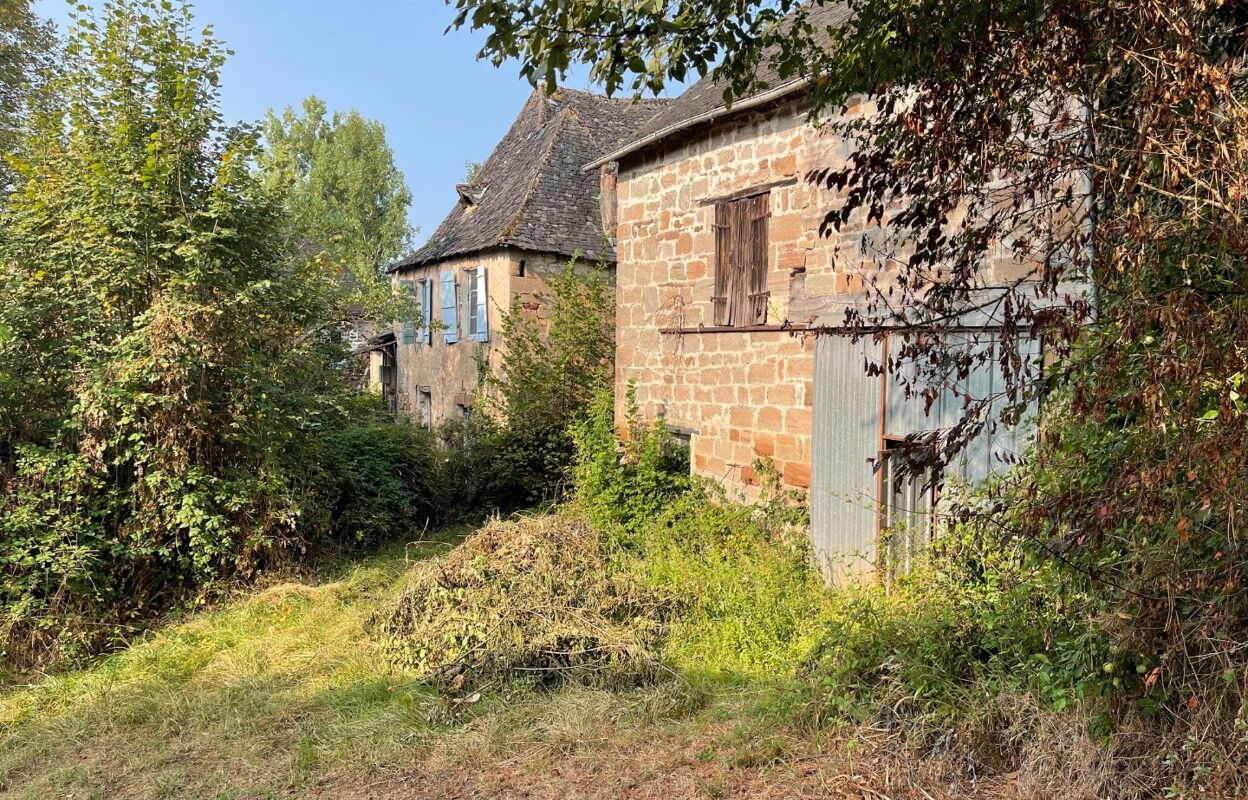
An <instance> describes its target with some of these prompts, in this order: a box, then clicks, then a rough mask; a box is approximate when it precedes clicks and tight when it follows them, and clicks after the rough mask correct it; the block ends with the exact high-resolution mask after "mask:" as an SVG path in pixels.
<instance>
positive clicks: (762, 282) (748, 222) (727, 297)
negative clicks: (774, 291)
mask: <svg viewBox="0 0 1248 800" xmlns="http://www.w3.org/2000/svg"><path fill="white" fill-rule="evenodd" d="M770 197H771V195H770V194H767V193H763V194H756V195H752V196H750V197H743V198H741V199H739V200H729V201H725V202H722V203H717V204H716V205H715V294H714V295H713V296H712V302H713V303H714V311H715V324H716V325H726V326H740V325H761V324H763V323H765V322H766V321H767V300H768V296H769V295H768V291H767V224H768V220H769V217H770V211H769V208H770V203H769V200H770Z"/></svg>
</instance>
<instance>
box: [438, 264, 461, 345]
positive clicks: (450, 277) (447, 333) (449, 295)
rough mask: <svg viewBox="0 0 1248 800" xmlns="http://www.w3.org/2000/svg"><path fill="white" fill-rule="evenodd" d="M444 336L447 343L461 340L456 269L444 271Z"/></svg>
mask: <svg viewBox="0 0 1248 800" xmlns="http://www.w3.org/2000/svg"><path fill="white" fill-rule="evenodd" d="M441 280H442V295H441V297H442V338H443V339H444V340H445V341H446V343H447V344H454V343H455V342H458V341H459V309H458V308H457V306H456V303H457V298H456V297H455V273H454V271H450V272H443V273H442V278H441Z"/></svg>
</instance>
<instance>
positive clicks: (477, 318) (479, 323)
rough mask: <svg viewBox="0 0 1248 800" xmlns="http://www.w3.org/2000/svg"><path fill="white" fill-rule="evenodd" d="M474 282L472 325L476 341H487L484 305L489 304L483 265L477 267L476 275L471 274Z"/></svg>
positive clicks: (487, 328)
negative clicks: (473, 323)
mask: <svg viewBox="0 0 1248 800" xmlns="http://www.w3.org/2000/svg"><path fill="white" fill-rule="evenodd" d="M473 279H474V281H473V282H474V283H475V284H476V289H477V291H476V297H475V298H474V299H475V301H476V304H475V307H474V308H473V310H472V316H473V320H474V322H475V323H476V324H475V325H474V326H473V329H474V333H475V336H474V337H473V338H474V339H476V340H477V341H478V342H488V341H489V340H490V326H489V322H488V319H487V316H486V307H487V306H488V305H489V297H490V293H489V289H488V287H487V285H486V280H485V267H477V269H476V275H474V276H473Z"/></svg>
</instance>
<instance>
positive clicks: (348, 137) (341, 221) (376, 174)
mask: <svg viewBox="0 0 1248 800" xmlns="http://www.w3.org/2000/svg"><path fill="white" fill-rule="evenodd" d="M263 129H264V141H265V148H264V149H263V150H262V151H261V152H260V153H259V154H258V156H257V163H258V165H259V168H260V172H261V174H262V175H263V178H264V181H265V184H266V185H267V186H268V187H269V188H270V189H271V190H273V191H274V192H276V193H279V194H283V195H285V210H286V216H287V223H288V229H287V231H288V235H289V236H290V237H291V239H292V241H291V247H290V250H291V252H292V253H294V254H296V255H297V256H298V257H300V258H311V257H324V258H327V259H328V260H329V261H330V262H332V263H334V264H336V265H338V266H339V267H340V268H341V269H342V270H343V271H344V273H345V274H346V275H349V276H350V277H351V280H350V281H349V282H348V283H349V285H351V286H352V287H353V288H355V289H356V290H358V291H359V292H360V293H361V296H360V297H357V298H356V299H357V300H359V301H361V302H364V303H365V304H366V305H367V304H368V303H369V302H370V301H372V302H374V303H375V302H376V301H377V300H378V299H385V297H386V296H387V295H388V285H389V284H388V282H387V281H384V280H383V279H382V278H381V271H380V268H381V267H383V266H385V265H386V264H387V263H388V262H390V261H392V260H394V259H395V258H397V257H398V256H400V255H403V254H404V253H405V252H406V251H407V249H408V248H409V247H410V245H411V240H412V235H413V230H412V228H411V226H410V225H409V224H408V221H407V209H408V206H409V205H410V204H411V201H412V193H411V191H410V190H409V189H408V188H407V184H406V183H405V182H404V180H403V174H402V173H401V172H400V171H399V170H398V168H397V167H395V165H394V154H393V153H392V152H391V150H390V146H389V145H388V144H387V143H386V132H385V128H384V127H383V126H382V125H381V123H379V122H375V121H371V120H367V119H365V118H364V117H362V116H361V115H360V114H359V113H358V112H356V111H349V112H346V113H343V112H334V113H333V114H332V115H330V114H328V113H327V110H326V107H325V103H323V102H322V101H321V100H319V99H317V98H316V97H309V98H307V99H306V100H304V101H303V109H302V114H299V113H296V112H295V111H294V110H293V109H291V108H287V109H286V110H285V111H283V112H282V114H281V115H280V116H278V115H277V114H276V113H274V112H273V111H270V112H269V113H268V116H267V117H266V118H265V121H264V126H263ZM389 318H397V317H389Z"/></svg>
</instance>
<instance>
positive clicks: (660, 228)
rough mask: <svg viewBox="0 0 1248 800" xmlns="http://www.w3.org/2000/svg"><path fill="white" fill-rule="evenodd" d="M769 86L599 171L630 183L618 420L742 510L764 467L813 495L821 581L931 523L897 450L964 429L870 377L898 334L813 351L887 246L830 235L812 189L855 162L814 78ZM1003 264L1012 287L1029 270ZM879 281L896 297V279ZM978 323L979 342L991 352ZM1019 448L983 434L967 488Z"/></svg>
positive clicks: (672, 128) (670, 111)
mask: <svg viewBox="0 0 1248 800" xmlns="http://www.w3.org/2000/svg"><path fill="white" fill-rule="evenodd" d="M846 13H847V12H846V10H845V8H844V7H843V6H838V7H831V6H828V7H821V8H819V9H815V10H812V12H811V18H810V21H811V22H812V24H813V25H814V26H815V27H816V29H818V28H819V27H820V26H834V25H836V24H838V23H839V22H840V21H841V20H842V18H843V15H845V14H846ZM759 78H760V79H761V82H762V84H764V85H765V86H767V87H768V88H766V89H765V90H764V91H762V92H760V93H758V94H756V95H754V96H752V97H747V98H743V99H739V100H738V101H737V102H736V103H734V104H733V105H732V107H731V109H729V108H726V107H725V105H724V103H723V100H722V96H723V91H722V87H721V86H718V85H716V83H715V81H714V80H713V79H711V78H710V77H708V78H705V79H703V80H702V81H700V82H698V83H697V84H695V85H693V86H692V87H690V88H689V89H688V90H687V91H686V92H685V93H684V94H683V95H682V96H680V97H679V98H678V99H676V100H675V101H674V102H673V103H672V104H671V105H669V106H667V107H666V108H663V109H662V110H661V111H660V112H659V113H657V114H655V115H654V116H653V117H652V118H651V119H650V120H649V121H648V122H647V123H646V124H645V125H644V126H642V127H641V129H640V130H638V131H637V133H636V135H634V136H633V137H631V138H630V139H629V140H628V141H626V142H625V143H624V144H622V145H621V146H619V147H617V148H614V149H612V150H610V151H609V152H607V153H605V154H604V155H603V156H602V157H601V158H598V159H595V160H593V161H591V162H590V163H589V164H588V165H587V171H588V172H589V173H593V171H594V170H598V169H603V168H609V169H615V170H617V174H618V180H617V198H618V199H617V210H618V219H619V224H618V230H617V239H616V253H617V271H616V298H617V325H618V330H617V353H616V397H617V403H618V404H619V405H618V406H617V418H619V417H620V416H621V415H622V414H623V412H624V405H623V404H624V403H625V391H626V389H627V387H629V386H630V385H631V386H633V387H634V388H635V391H636V400H637V402H638V405H639V408H640V410H641V412H642V414H643V415H644V416H645V417H647V418H649V419H663V420H664V421H665V422H666V424H667V426H668V428H669V429H670V430H672V431H673V432H674V433H675V434H676V435H678V436H680V437H681V438H683V439H684V440H685V441H686V442H687V444H688V447H689V451H690V458H691V463H692V469H693V471H694V472H695V473H698V474H701V475H704V476H707V477H709V478H712V479H714V480H716V481H719V482H721V483H723V484H724V485H726V486H727V487H728V488H729V489H730V490H733V491H739V492H741V493H742V494H744V495H746V496H752V495H756V494H757V491H758V484H759V480H760V476H759V475H758V474H756V468H755V466H754V465H755V464H756V463H758V462H760V460H768V459H769V460H770V461H771V462H772V463H774V465H775V467H776V468H777V469H778V471H779V473H780V476H781V479H782V482H783V484H784V485H785V486H786V487H788V488H791V489H797V490H801V491H802V492H805V493H807V494H808V496H809V499H810V505H811V512H812V535H813V537H814V540H815V545H816V550H817V551H818V552H819V554H820V556H821V557H822V559H823V560H824V562H825V567H826V568H827V569H828V570H829V574H830V575H834V574H841V573H842V572H843V570H845V569H849V570H851V571H855V572H856V571H862V570H863V569H868V568H871V567H875V566H879V565H880V564H881V563H882V562H883V560H884V557H885V555H886V554H885V553H884V552H883V549H882V548H881V547H880V543H881V542H884V541H886V540H885V538H884V536H883V535H882V534H883V531H885V530H888V529H890V528H891V527H892V526H893V525H894V524H895V523H898V522H903V521H904V522H911V523H916V524H917V525H918V526H919V527H923V526H926V525H927V524H929V522H928V521H929V520H930V517H931V515H930V510H931V507H932V504H933V503H934V500H935V498H934V495H933V490H932V489H931V488H930V487H929V488H924V487H923V486H921V485H917V482H916V485H909V486H905V487H902V488H901V489H900V490H897V489H895V487H894V486H893V482H892V481H891V480H889V479H888V477H887V473H888V463H887V458H886V457H887V454H888V452H889V450H890V449H892V448H893V447H895V446H897V444H898V443H900V442H901V441H904V439H905V436H906V435H907V434H910V433H915V432H918V431H923V430H930V429H932V428H935V427H939V426H941V425H942V424H948V423H950V422H952V420H953V415H954V414H955V413H956V406H957V403H956V402H955V399H954V398H953V397H946V398H941V400H940V401H939V402H937V403H935V404H934V406H933V408H932V410H931V412H930V414H929V413H925V411H926V410H925V409H924V408H923V407H922V402H921V401H909V400H907V399H906V398H905V397H904V396H901V395H902V394H903V393H901V392H897V391H892V390H890V387H889V383H888V376H887V374H885V375H881V376H875V377H868V376H867V375H866V374H865V372H864V369H863V366H864V360H867V359H869V360H872V361H875V362H877V363H882V362H883V360H884V359H885V357H886V352H887V351H886V348H887V347H888V346H889V341H888V339H887V338H885V339H884V340H883V341H860V342H857V343H854V342H852V341H851V339H850V338H849V337H848V336H833V335H815V329H821V330H822V331H823V332H825V333H826V331H827V330H828V329H829V328H831V327H835V326H842V325H843V324H844V320H845V316H844V312H845V309H846V307H847V306H849V305H853V304H861V303H862V301H863V300H864V297H865V291H866V290H865V287H864V270H865V269H867V266H866V265H867V264H868V263H871V262H869V261H868V259H867V253H868V251H869V250H868V249H869V248H871V247H872V237H878V236H880V235H881V233H882V231H881V230H880V229H879V228H878V227H871V226H868V225H867V224H866V222H865V215H863V216H862V217H860V218H858V220H857V221H856V222H853V221H851V223H850V224H847V225H845V226H843V227H842V229H841V230H840V231H839V233H837V234H836V235H834V236H832V237H830V238H823V237H821V236H820V235H819V228H820V223H821V222H822V220H823V217H824V215H825V213H826V212H827V211H828V210H829V209H830V208H833V207H835V205H836V202H837V198H836V197H835V196H834V195H833V194H832V193H830V192H828V191H825V190H822V189H819V188H816V187H814V186H812V185H811V184H810V183H808V182H807V181H806V180H805V177H804V176H805V175H806V174H807V173H808V172H809V171H810V170H813V169H816V168H821V167H828V166H831V167H834V168H835V167H838V166H841V165H843V164H844V163H845V159H846V158H847V156H848V155H849V153H850V150H849V147H848V145H847V143H846V142H845V141H843V140H840V139H838V138H836V137H834V136H832V135H830V134H829V133H827V132H826V130H825V129H823V128H822V127H821V126H818V125H813V124H811V122H810V119H809V110H810V106H809V105H808V103H807V101H806V100H805V93H804V91H803V90H804V88H805V83H804V82H803V81H802V80H784V79H781V78H780V77H779V76H778V75H777V74H775V73H774V72H772V71H771V70H770V67H767V66H765V65H764V66H760V73H759ZM845 113H846V114H847V115H850V116H853V115H858V114H863V113H867V109H866V108H865V107H864V106H862V105H858V106H851V107H850V108H849V109H848V110H847V111H846V112H845ZM998 262H999V263H997V264H995V265H994V268H995V269H997V270H998V271H999V272H1001V273H1005V272H1009V273H1010V274H1011V275H1018V274H1020V273H1019V272H1018V270H1020V269H1024V270H1026V269H1030V266H1027V265H1022V264H1020V263H1018V262H1016V261H1014V260H1012V259H1008V258H1005V257H1004V256H1003V257H1002V258H1001V259H998ZM875 275H876V277H877V279H878V280H879V281H880V283H881V284H884V285H886V282H887V280H888V279H889V275H887V274H881V273H878V272H877V273H875ZM1003 276H1004V275H1003ZM981 324H983V325H984V327H983V330H982V331H980V332H978V334H977V333H976V332H975V331H972V332H971V333H970V334H968V336H969V337H970V338H969V339H968V346H974V347H984V346H989V347H990V346H992V338H993V333H992V330H991V326H990V325H989V324H987V323H986V322H985V323H981ZM994 380H999V375H994V374H993V373H992V371H991V367H989V368H987V369H985V370H984V371H983V374H977V375H973V376H972V378H971V381H972V382H973V383H976V384H979V388H985V387H989V386H990V385H991V384H992V381H994ZM1027 434H1028V431H1018V430H1015V431H1001V432H998V433H997V434H995V435H993V436H983V437H981V439H980V440H978V441H977V442H976V443H975V447H974V448H973V450H972V452H970V453H968V454H967V455H966V456H965V458H964V459H963V461H962V462H961V463H960V464H959V465H956V468H955V470H956V472H957V473H958V474H959V475H960V476H961V477H965V478H968V479H978V478H982V477H984V476H986V475H987V474H988V473H989V472H990V471H992V470H993V469H994V465H996V464H999V463H1000V461H999V459H998V458H997V456H998V455H999V454H1000V453H1001V452H1002V451H1007V450H1015V449H1021V448H1022V447H1023V446H1024V441H1023V440H1024V439H1025V438H1026V435H1027ZM881 459H882V460H881ZM877 462H879V463H882V465H883V468H882V469H880V470H876V469H875V464H876V463H877ZM890 546H891V545H890ZM895 555H899V556H904V553H901V554H895ZM847 561H854V562H855V563H853V564H847V563H845V562H847ZM832 562H838V563H835V564H834V563H832Z"/></svg>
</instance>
